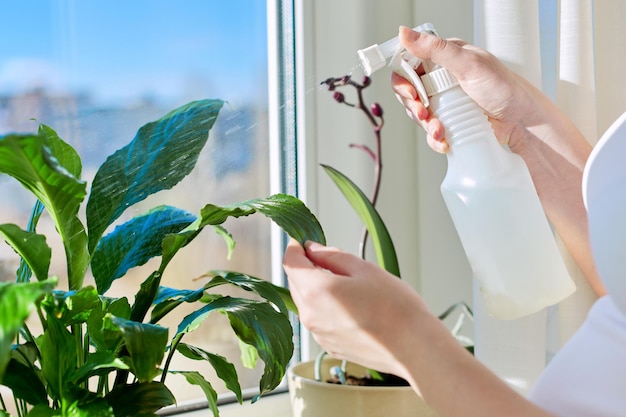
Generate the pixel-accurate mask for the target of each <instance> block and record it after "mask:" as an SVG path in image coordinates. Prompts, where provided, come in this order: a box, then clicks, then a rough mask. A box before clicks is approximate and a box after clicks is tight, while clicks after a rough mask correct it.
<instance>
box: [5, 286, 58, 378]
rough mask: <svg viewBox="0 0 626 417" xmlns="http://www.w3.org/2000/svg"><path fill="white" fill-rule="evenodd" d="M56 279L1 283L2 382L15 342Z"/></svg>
mask: <svg viewBox="0 0 626 417" xmlns="http://www.w3.org/2000/svg"><path fill="white" fill-rule="evenodd" d="M56 283H57V280H56V279H55V278H52V279H48V280H46V281H41V282H31V283H13V282H10V283H9V282H6V283H5V282H2V283H0V300H2V302H0V381H2V379H3V376H4V371H5V368H6V366H7V364H8V363H9V359H10V357H11V351H12V345H13V340H15V337H16V336H17V333H18V331H19V329H20V328H21V327H22V325H23V324H24V321H25V320H26V319H27V318H28V316H29V315H30V312H31V311H32V310H33V308H34V307H35V301H36V300H37V299H38V298H39V297H41V296H42V295H43V294H45V293H46V292H50V291H52V289H53V288H54V286H55V285H56Z"/></svg>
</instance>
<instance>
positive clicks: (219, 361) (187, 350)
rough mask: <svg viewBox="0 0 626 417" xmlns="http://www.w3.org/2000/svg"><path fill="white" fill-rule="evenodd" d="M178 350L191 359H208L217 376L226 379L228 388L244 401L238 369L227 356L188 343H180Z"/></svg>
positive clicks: (238, 399)
mask: <svg viewBox="0 0 626 417" xmlns="http://www.w3.org/2000/svg"><path fill="white" fill-rule="evenodd" d="M176 350H177V351H179V352H180V353H182V354H183V356H185V357H187V358H189V359H194V360H204V361H208V362H209V363H210V364H211V366H212V367H213V369H215V372H216V373H217V376H218V377H219V378H220V379H221V380H222V381H224V383H225V384H226V388H228V389H229V390H231V391H232V392H233V393H234V394H235V396H236V397H237V401H239V403H240V404H241V403H242V402H243V395H242V393H241V385H239V378H238V377H237V370H236V369H235V365H233V364H232V363H230V362H228V360H227V359H226V358H225V357H223V356H220V355H216V354H214V353H210V352H207V351H206V350H204V349H201V348H199V347H196V346H191V345H188V344H186V343H179V344H178V345H177V346H176ZM170 372H173V371H170ZM173 373H176V372H173Z"/></svg>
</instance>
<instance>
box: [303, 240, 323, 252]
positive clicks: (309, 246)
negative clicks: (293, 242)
mask: <svg viewBox="0 0 626 417" xmlns="http://www.w3.org/2000/svg"><path fill="white" fill-rule="evenodd" d="M323 247H324V245H322V244H321V243H318V242H315V241H314V240H307V241H306V242H304V248H305V249H306V250H311V251H315V250H319V249H320V248H323Z"/></svg>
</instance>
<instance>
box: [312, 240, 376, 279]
mask: <svg viewBox="0 0 626 417" xmlns="http://www.w3.org/2000/svg"><path fill="white" fill-rule="evenodd" d="M304 247H305V249H306V255H307V257H308V258H309V260H310V261H311V262H313V263H314V264H315V265H317V266H318V267H320V268H324V269H327V270H329V271H330V272H332V273H334V274H337V275H345V276H350V275H354V274H356V273H357V271H358V270H359V269H360V268H361V267H362V265H363V263H364V262H365V261H363V260H362V259H361V258H359V257H357V256H355V255H353V254H351V253H348V252H345V251H343V250H341V249H338V248H334V247H330V246H324V245H321V244H319V243H317V242H311V241H308V242H306V243H305V245H304Z"/></svg>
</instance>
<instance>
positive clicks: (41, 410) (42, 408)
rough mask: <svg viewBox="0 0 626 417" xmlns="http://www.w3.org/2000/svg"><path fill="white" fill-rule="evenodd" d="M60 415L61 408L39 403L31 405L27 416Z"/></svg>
mask: <svg viewBox="0 0 626 417" xmlns="http://www.w3.org/2000/svg"><path fill="white" fill-rule="evenodd" d="M56 416H61V410H53V409H52V408H50V407H48V405H44V404H40V405H36V406H35V407H33V409H32V410H30V412H29V413H28V414H27V417H56Z"/></svg>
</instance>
